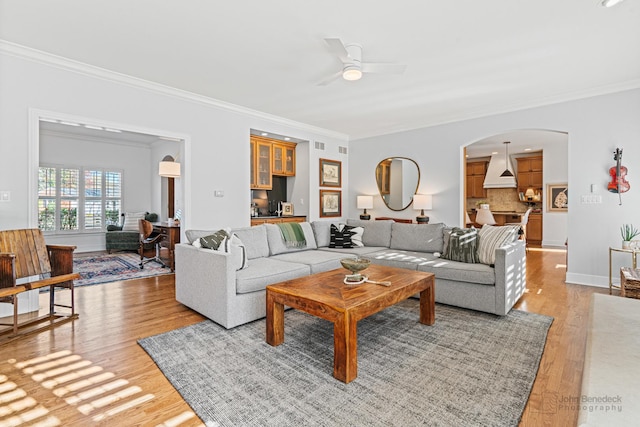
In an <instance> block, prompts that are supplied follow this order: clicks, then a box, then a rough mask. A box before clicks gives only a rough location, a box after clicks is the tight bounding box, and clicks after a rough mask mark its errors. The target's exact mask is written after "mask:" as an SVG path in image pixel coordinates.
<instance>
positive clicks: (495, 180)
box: [483, 154, 517, 188]
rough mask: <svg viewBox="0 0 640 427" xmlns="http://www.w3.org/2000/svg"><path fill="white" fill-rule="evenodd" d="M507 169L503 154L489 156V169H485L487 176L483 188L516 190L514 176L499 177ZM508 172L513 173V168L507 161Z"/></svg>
mask: <svg viewBox="0 0 640 427" xmlns="http://www.w3.org/2000/svg"><path fill="white" fill-rule="evenodd" d="M505 169H507V164H506V162H505V156H504V155H503V154H494V155H492V156H491V160H490V161H489V167H488V168H487V174H486V175H485V177H484V184H483V187H484V188H516V187H517V185H516V178H515V176H500V175H502V172H504V171H505ZM509 170H510V171H511V172H513V174H514V175H515V172H514V170H513V166H512V165H511V161H509Z"/></svg>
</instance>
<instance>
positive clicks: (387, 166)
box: [376, 157, 420, 211]
mask: <svg viewBox="0 0 640 427" xmlns="http://www.w3.org/2000/svg"><path fill="white" fill-rule="evenodd" d="M376 182H377V183H378V191H380V196H381V197H382V200H384V204H385V205H387V207H388V208H389V209H391V210H393V211H403V210H405V209H407V208H408V207H409V205H410V204H411V201H412V200H413V195H414V194H416V193H417V192H418V184H419V183H420V168H419V167H418V164H417V163H416V162H414V161H413V160H411V159H408V158H406V157H389V158H388V159H384V160H383V161H381V162H380V163H378V166H377V167H376Z"/></svg>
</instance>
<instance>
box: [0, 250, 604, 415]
mask: <svg viewBox="0 0 640 427" xmlns="http://www.w3.org/2000/svg"><path fill="white" fill-rule="evenodd" d="M564 263H565V253H564V251H553V250H541V249H536V248H530V249H529V251H528V254H527V288H528V290H527V293H526V294H525V296H524V297H523V298H521V300H520V301H519V302H518V303H517V305H516V307H515V308H517V309H520V310H524V311H529V312H535V313H541V314H546V315H549V316H553V317H554V322H553V324H552V325H551V328H550V330H549V336H548V340H547V344H546V347H545V351H544V354H543V356H542V360H541V363H540V370H539V372H538V376H537V378H536V381H535V383H534V385H533V389H532V392H531V395H530V398H529V401H528V403H527V406H526V408H525V411H524V414H523V417H522V420H521V423H520V425H521V426H541V425H549V426H556V425H575V424H576V421H577V411H576V410H575V409H571V408H570V407H569V406H570V405H568V404H567V403H563V402H564V401H566V400H567V399H570V398H571V397H574V398H575V397H577V396H579V395H580V386H581V379H582V364H583V361H584V349H585V343H586V329H585V328H586V324H587V320H588V309H589V302H590V298H591V294H592V293H594V292H597V293H608V289H603V288H595V287H587V286H578V285H568V284H565V283H564V277H565V267H564ZM47 298H48V296H47V295H46V294H41V301H42V304H41V306H42V307H43V308H46V306H47V304H46V302H47ZM65 300H68V296H64V295H61V298H60V301H65ZM76 306H77V309H78V312H79V313H80V317H79V318H78V319H76V320H73V321H70V322H68V323H66V324H61V325H58V326H56V327H54V328H53V329H50V330H47V331H43V332H39V333H36V334H32V335H28V336H25V337H21V338H20V339H18V340H14V341H11V342H7V343H2V344H0V390H5V389H7V390H9V392H4V393H0V396H3V398H4V399H3V400H2V401H0V425H3V424H6V423H7V422H8V421H9V420H10V419H11V420H16V419H17V418H15V417H18V416H23V417H25V419H26V418H27V417H32V418H33V420H31V421H29V422H26V421H25V422H24V424H22V425H30V424H33V423H34V422H37V421H43V420H46V419H50V420H51V421H52V424H51V425H56V424H55V423H56V422H57V423H58V425H64V426H86V425H142V426H146V425H149V426H152V425H153V426H156V425H163V424H166V425H172V426H199V425H202V422H201V421H200V420H199V418H198V417H197V416H196V415H195V414H194V413H193V411H191V408H190V407H189V406H188V405H187V404H186V403H185V402H184V400H182V398H181V396H180V395H179V394H178V392H177V391H176V390H175V389H174V388H173V387H172V386H171V384H170V383H169V382H168V380H167V379H166V378H165V377H164V375H162V373H161V372H160V370H159V369H158V368H157V367H156V365H155V363H154V362H153V361H152V360H151V358H149V356H148V355H147V353H146V352H145V351H144V350H143V349H142V348H141V347H140V346H139V345H138V344H137V340H138V339H140V338H143V337H147V336H151V335H155V334H160V333H163V332H167V331H170V330H173V329H177V328H180V327H183V326H187V325H191V324H194V323H197V322H199V321H201V320H203V319H204V318H203V317H202V316H201V315H199V314H198V313H196V312H194V311H192V310H190V309H188V308H186V307H184V306H183V305H181V304H180V303H178V302H177V301H176V300H175V289H174V276H173V275H165V276H157V277H152V278H145V279H135V280H129V281H124V282H114V283H109V284H103V285H95V286H87V287H80V288H77V289H76ZM0 342H1V341H0ZM39 358H44V359H42V360H39ZM45 363H51V365H46V364H45ZM8 393H14V394H13V395H11V394H9V395H8ZM21 399H22V400H21ZM24 399H31V400H28V401H27V400H24ZM19 402H23V403H20V404H18V403H19ZM70 402H71V403H70ZM12 404H16V405H14V406H12ZM21 405H22V409H19V408H20V407H21ZM12 408H13V409H12ZM16 408H18V409H16ZM38 411H39V412H38ZM17 425H20V424H19V423H18V424H17Z"/></svg>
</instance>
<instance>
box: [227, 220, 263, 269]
mask: <svg viewBox="0 0 640 427" xmlns="http://www.w3.org/2000/svg"><path fill="white" fill-rule="evenodd" d="M265 225H266V224H262V225H256V226H255V227H243V228H235V229H232V230H231V231H232V232H233V233H235V234H236V236H238V237H239V238H240V240H241V241H242V243H244V246H245V248H247V257H248V258H249V259H250V260H251V259H255V258H261V257H268V256H269V242H268V240H267V229H266V227H265Z"/></svg>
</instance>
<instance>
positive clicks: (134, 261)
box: [73, 252, 171, 286]
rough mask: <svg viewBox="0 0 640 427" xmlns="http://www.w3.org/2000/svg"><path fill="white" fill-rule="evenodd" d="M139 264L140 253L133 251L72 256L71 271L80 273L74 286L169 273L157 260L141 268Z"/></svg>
mask: <svg viewBox="0 0 640 427" xmlns="http://www.w3.org/2000/svg"><path fill="white" fill-rule="evenodd" d="M139 264H140V255H138V254H137V253H133V252H120V253H117V254H104V255H98V256H96V255H92V256H86V257H83V256H78V257H74V259H73V271H74V272H78V273H80V276H81V278H80V279H79V280H76V282H75V286H88V285H97V284H99V283H108V282H115V281H119V280H128V279H139V278H141V277H150V276H159V275H161V274H170V273H171V270H170V269H169V268H168V267H165V268H163V267H162V266H161V265H160V264H158V263H157V262H150V263H147V264H145V266H144V269H142V270H141V269H140V267H139Z"/></svg>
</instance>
